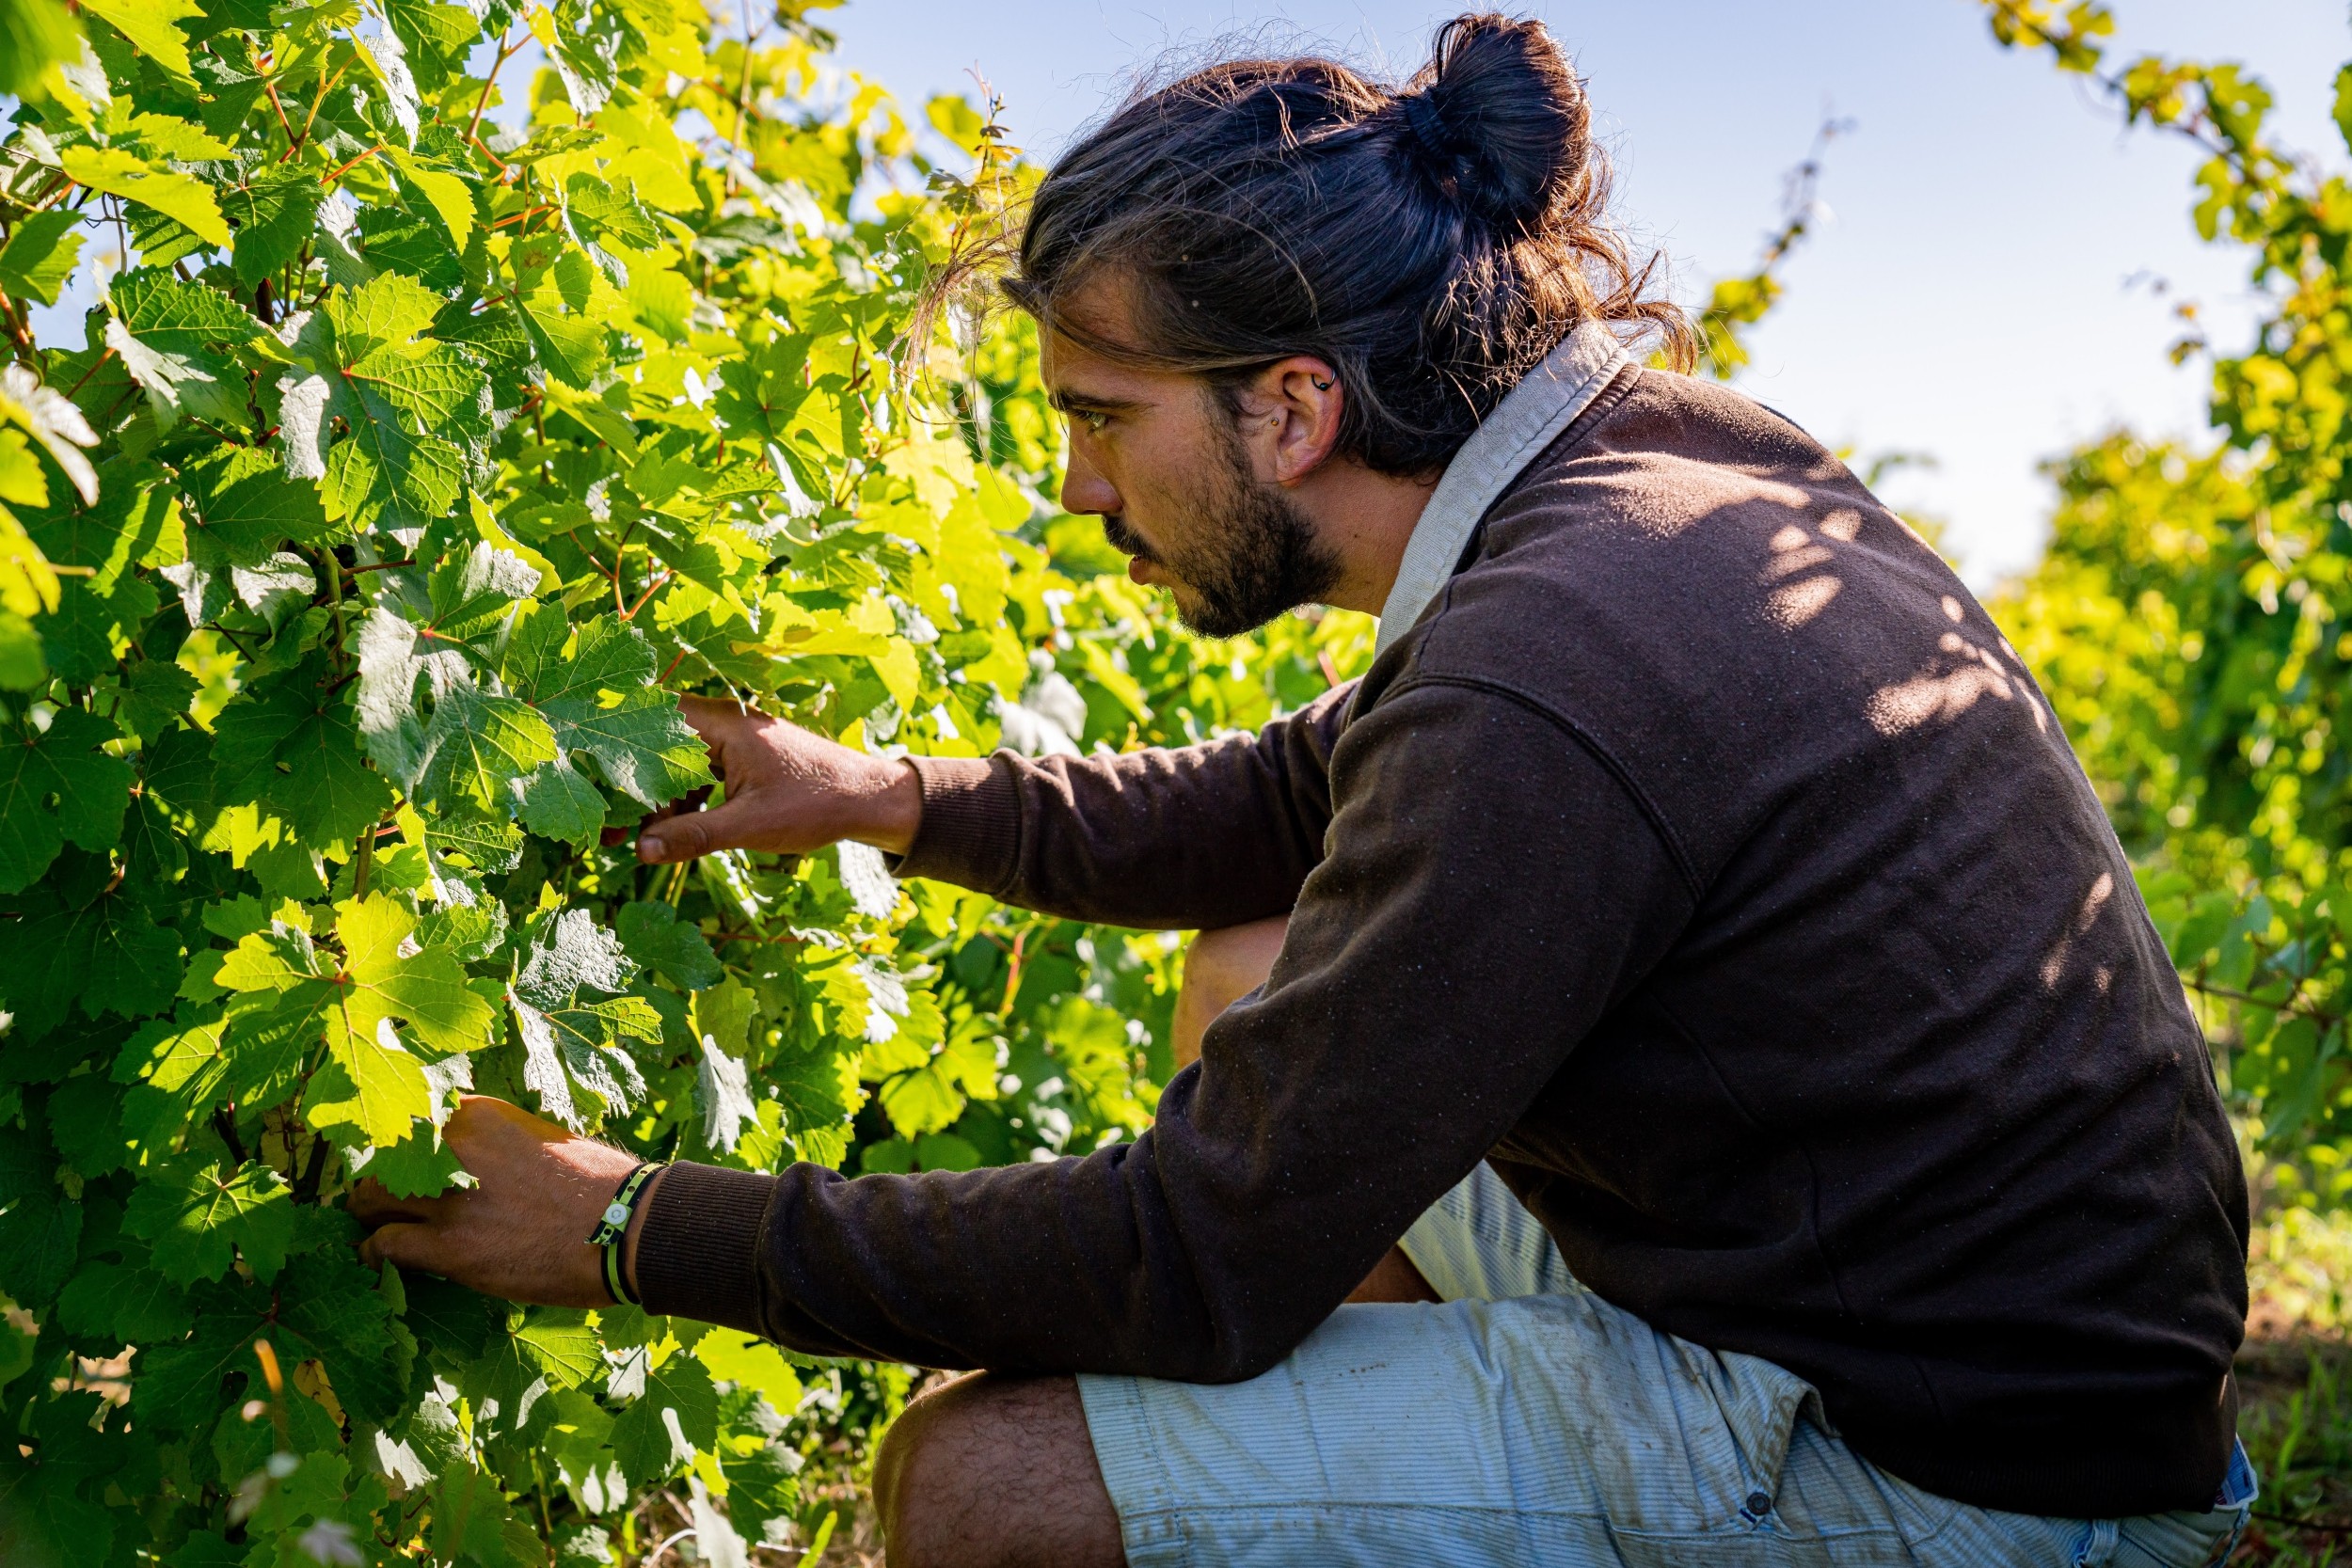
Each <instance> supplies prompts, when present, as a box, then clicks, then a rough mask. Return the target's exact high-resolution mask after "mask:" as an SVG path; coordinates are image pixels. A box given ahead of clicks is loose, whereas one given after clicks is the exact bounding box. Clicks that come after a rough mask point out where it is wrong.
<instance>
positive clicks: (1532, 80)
mask: <svg viewBox="0 0 2352 1568" xmlns="http://www.w3.org/2000/svg"><path fill="white" fill-rule="evenodd" d="M1406 94H1407V95H1406V97H1403V98H1401V99H1400V100H1399V101H1398V108H1399V111H1400V115H1401V118H1402V119H1403V121H1404V125H1403V129H1404V131H1405V132H1406V137H1407V139H1408V142H1409V143H1410V144H1411V145H1412V146H1413V147H1414V150H1416V151H1417V152H1420V153H1422V155H1423V157H1424V158H1426V159H1428V160H1429V162H1430V163H1431V166H1432V167H1433V170H1434V171H1435V172H1437V173H1438V175H1439V176H1440V177H1441V179H1442V180H1443V181H1444V182H1445V183H1446V184H1447V186H1448V187H1449V189H1450V190H1451V191H1452V192H1453V194H1454V198H1455V199H1456V200H1458V201H1459V202H1460V203H1461V204H1462V207H1463V209H1464V210H1465V211H1467V212H1469V213H1470V214H1471V215H1473V216H1475V217H1479V218H1483V219H1485V220H1486V222H1488V223H1491V224H1494V225H1496V226H1497V227H1500V228H1508V229H1520V230H1527V229H1533V228H1534V227H1535V225H1536V223H1537V222H1538V220H1540V219H1541V218H1542V217H1543V215H1544V214H1546V213H1548V212H1549V211H1550V210H1551V207H1552V205H1553V204H1554V203H1555V202H1557V201H1559V200H1561V199H1562V198H1565V197H1566V196H1567V195H1568V194H1569V193H1570V192H1571V191H1572V190H1573V188H1574V187H1575V184H1576V182H1577V179H1578V177H1579V175H1581V173H1582V171H1583V169H1584V164H1585V159H1586V156H1587V154H1588V153H1589V151H1590V150H1591V138H1590V132H1589V127H1590V123H1591V115H1590V113H1589V111H1588V110H1587V108H1586V106H1585V102H1584V87H1583V84H1582V83H1581V82H1579V81H1578V80H1577V79H1576V72H1575V71H1574V70H1573V69H1571V67H1570V66H1569V64H1568V59H1567V56H1566V55H1564V54H1562V53H1561V52H1560V46H1559V45H1558V44H1557V43H1555V42H1553V41H1552V38H1551V35H1550V33H1549V32H1548V31H1546V30H1545V27H1544V24H1542V23H1540V22H1518V21H1514V20H1512V19H1511V18H1509V17H1507V16H1498V15H1496V14H1494V13H1492V12H1483V13H1474V14H1471V15H1468V16H1457V17H1455V18H1454V20H1453V21H1451V22H1449V23H1447V24H1445V25H1444V26H1442V27H1440V28H1438V37H1437V43H1436V47H1435V48H1434V49H1433V50H1432V52H1431V55H1430V60H1429V63H1428V64H1427V65H1425V66H1423V67H1422V69H1421V71H1420V72H1419V73H1418V74H1416V75H1415V76H1414V78H1413V80H1412V82H1411V83H1410V84H1409V85H1408V87H1407V88H1406Z"/></svg>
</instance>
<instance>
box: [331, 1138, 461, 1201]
mask: <svg viewBox="0 0 2352 1568" xmlns="http://www.w3.org/2000/svg"><path fill="white" fill-rule="evenodd" d="M351 1173H352V1174H353V1175H354V1176H365V1177H367V1178H368V1179H369V1180H372V1181H376V1182H379V1183H381V1184H382V1185H383V1188H384V1190H385V1191H386V1192H388V1193H389V1194H391V1195H392V1196H394V1197H435V1196H439V1195H440V1194H442V1193H445V1192H447V1191H449V1190H450V1189H451V1188H453V1187H471V1186H473V1185H474V1184H475V1182H474V1179H473V1178H472V1177H471V1176H470V1175H469V1174H467V1171H466V1167H465V1166H464V1165H462V1164H459V1163H458V1160H457V1156H456V1155H455V1154H453V1153H452V1152H450V1149H449V1148H448V1146H447V1145H445V1144H443V1143H442V1142H441V1139H440V1134H439V1132H437V1131H436V1130H435V1129H433V1128H432V1127H429V1126H428V1127H421V1128H418V1129H416V1130H414V1131H412V1132H410V1133H409V1134H408V1136H406V1137H405V1138H403V1139H402V1140H401V1141H400V1142H398V1143H396V1144H393V1145H392V1146H390V1147H389V1148H371V1149H368V1150H366V1151H364V1152H363V1153H358V1154H354V1155H353V1156H352V1160H351Z"/></svg>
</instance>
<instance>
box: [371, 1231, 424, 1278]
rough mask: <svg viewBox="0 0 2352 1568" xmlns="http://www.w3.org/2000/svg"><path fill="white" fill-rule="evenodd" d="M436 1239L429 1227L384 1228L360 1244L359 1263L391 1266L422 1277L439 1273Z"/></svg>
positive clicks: (372, 1265)
mask: <svg viewBox="0 0 2352 1568" xmlns="http://www.w3.org/2000/svg"><path fill="white" fill-rule="evenodd" d="M437 1240H438V1238H437V1236H436V1234H435V1233H434V1230H433V1228H432V1227H430V1226H423V1225H387V1226H384V1227H380V1228H378V1229H377V1230H375V1231H374V1232H373V1233H372V1234H371V1235H370V1236H369V1237H368V1239H367V1240H366V1241H364V1242H361V1243H359V1260H360V1261H361V1262H363V1263H365V1264H367V1266H368V1267H370V1268H372V1269H380V1268H382V1267H383V1266H384V1265H385V1264H387V1263H390V1264H393V1265H394V1266H396V1267H399V1268H403V1269H417V1270H420V1271H421V1272H423V1273H425V1274H441V1273H444V1272H445V1271H444V1270H443V1269H442V1268H441V1267H440V1259H439V1256H438V1255H439V1252H440V1248H439V1247H438V1245H437V1244H436V1243H437Z"/></svg>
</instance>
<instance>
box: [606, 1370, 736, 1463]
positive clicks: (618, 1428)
mask: <svg viewBox="0 0 2352 1568" xmlns="http://www.w3.org/2000/svg"><path fill="white" fill-rule="evenodd" d="M718 1436H719V1396H718V1392H717V1390H716V1389H714V1388H712V1387H711V1386H710V1374H709V1373H708V1372H707V1371H706V1370H704V1369H703V1365H702V1363H701V1362H699V1361H697V1360H695V1359H694V1358H693V1357H692V1356H691V1355H672V1356H671V1357H670V1358H669V1359H668V1360H666V1361H664V1362H662V1363H661V1365H660V1366H658V1367H654V1368H652V1369H650V1370H648V1371H647V1372H646V1373H645V1389H644V1393H642V1394H640V1395H639V1396H638V1397H637V1398H636V1399H635V1400H634V1401H632V1402H630V1404H629V1406H628V1409H626V1410H624V1411H622V1412H621V1414H620V1415H619V1417H617V1418H615V1419H614V1420H613V1422H612V1451H613V1453H614V1454H615V1455H616V1456H617V1457H618V1458H619V1460H620V1462H621V1473H622V1474H624V1475H626V1476H627V1477H628V1479H629V1481H630V1482H631V1483H632V1484H635V1485H639V1486H643V1485H646V1484H648V1483H650V1482H653V1481H660V1480H661V1479H663V1478H664V1477H666V1476H670V1475H674V1474H675V1473H676V1471H677V1469H678V1467H679V1466H680V1465H686V1464H690V1463H691V1462H692V1460H693V1457H694V1450H695V1449H707V1448H708V1447H710V1445H711V1444H712V1443H714V1442H716V1441H717V1440H718Z"/></svg>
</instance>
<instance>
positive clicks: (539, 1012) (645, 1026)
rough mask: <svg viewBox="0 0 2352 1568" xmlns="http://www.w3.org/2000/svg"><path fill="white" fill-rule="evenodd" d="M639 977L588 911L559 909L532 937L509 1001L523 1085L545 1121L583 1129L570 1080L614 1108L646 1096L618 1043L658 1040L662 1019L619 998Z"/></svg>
mask: <svg viewBox="0 0 2352 1568" xmlns="http://www.w3.org/2000/svg"><path fill="white" fill-rule="evenodd" d="M636 973H637V965H636V963H635V961H634V960H633V959H631V958H629V957H628V954H627V953H626V952H625V951H624V950H623V948H622V946H621V944H620V942H619V941H618V940H617V939H615V938H614V936H613V935H612V933H611V932H609V931H606V930H603V929H601V928H600V927H597V926H596V922H595V920H594V919H593V918H592V917H591V916H590V915H589V913H588V911H585V910H564V911H560V912H559V913H557V914H555V915H554V916H553V917H551V918H548V919H544V920H542V921H541V922H540V923H539V926H538V927H537V928H536V930H534V931H533V932H532V937H531V940H530V942H529V945H528V947H527V949H526V951H525V954H524V958H523V961H522V963H521V965H520V967H519V969H518V970H517V972H516V976H515V979H514V982H513V984H512V985H511V986H510V987H509V988H508V990H507V1002H508V1005H509V1006H512V1007H513V1008H514V1011H515V1022H516V1029H517V1031H518V1032H519V1033H520V1035H521V1037H522V1041H523V1053H524V1054H523V1069H522V1082H523V1086H524V1087H525V1088H528V1089H531V1090H533V1091H534V1092H536V1093H537V1094H538V1096H539V1106H540V1109H541V1110H542V1111H543V1112H544V1113H545V1114H547V1115H548V1116H549V1117H554V1118H555V1119H557V1120H558V1121H562V1122H564V1123H565V1124H566V1125H569V1126H573V1127H578V1126H580V1125H581V1124H582V1121H583V1117H581V1115H580V1111H579V1108H578V1106H577V1103H576V1102H575V1101H574V1099H573V1096H572V1085H573V1083H574V1082H575V1081H577V1082H578V1083H579V1085H580V1086H581V1087H583V1088H586V1089H588V1090H590V1091H591V1092H593V1093H594V1094H596V1097H597V1098H598V1099H599V1100H601V1101H604V1103H605V1104H606V1105H608V1106H610V1107H613V1108H616V1109H626V1108H627V1107H628V1105H630V1104H631V1103H633V1102H634V1101H636V1100H638V1099H640V1098H642V1097H643V1096H644V1093H645V1080H644V1074H643V1073H642V1072H641V1071H640V1070H639V1069H638V1066H637V1063H636V1061H635V1059H634V1058H633V1057H631V1056H630V1055H629V1053H628V1049H627V1047H625V1046H624V1045H623V1044H622V1043H621V1041H622V1040H623V1039H624V1038H634V1039H642V1040H647V1041H653V1040H659V1039H660V1037H661V1018H660V1014H659V1013H656V1012H655V1011H654V1010H653V1008H652V1006H651V1005H650V1004H648V1003H647V1002H646V1001H645V1000H644V998H643V997H637V996H622V995H619V994H617V993H618V992H619V991H620V990H622V988H623V987H625V986H627V985H628V983H629V982H630V981H631V980H632V979H634V978H635V977H636Z"/></svg>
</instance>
